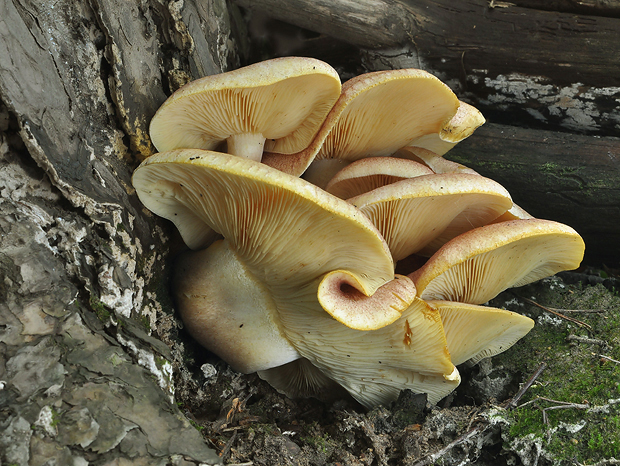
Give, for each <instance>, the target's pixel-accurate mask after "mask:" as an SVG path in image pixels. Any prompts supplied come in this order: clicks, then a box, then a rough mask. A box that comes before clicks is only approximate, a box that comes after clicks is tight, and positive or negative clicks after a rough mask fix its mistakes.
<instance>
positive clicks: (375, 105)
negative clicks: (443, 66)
mask: <svg viewBox="0 0 620 466" xmlns="http://www.w3.org/2000/svg"><path fill="white" fill-rule="evenodd" d="M458 107H459V101H458V99H457V98H456V96H455V95H454V93H453V92H452V91H451V90H450V88H449V87H448V86H446V85H445V84H444V83H442V82H441V81H440V80H439V79H437V78H436V77H435V76H433V75H431V74H430V73H427V72H425V71H422V70H416V69H403V70H389V71H376V72H373V73H367V74H363V75H361V76H358V77H355V78H352V79H350V80H349V81H347V82H345V83H344V84H343V85H342V93H341V95H340V98H339V99H338V101H337V102H336V103H335V104H334V107H333V108H332V110H331V111H330V113H329V115H328V116H327V117H326V119H325V123H324V125H323V127H322V128H321V131H320V132H319V134H318V135H317V140H316V141H317V142H320V141H321V140H322V144H321V146H320V148H319V150H318V153H317V155H316V158H317V159H319V160H320V159H329V158H343V159H346V160H349V161H354V160H358V159H360V158H363V157H368V156H374V157H379V156H387V155H391V154H393V153H394V152H396V151H397V150H398V149H400V148H401V147H405V146H408V145H410V143H411V142H412V141H414V140H415V139H417V138H418V137H420V136H422V135H425V134H431V133H439V132H440V131H441V130H442V128H443V127H444V126H445V125H446V124H447V123H448V122H449V121H450V119H452V118H453V117H454V115H455V114H456V112H457V110H458Z"/></svg>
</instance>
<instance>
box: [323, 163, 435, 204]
mask: <svg viewBox="0 0 620 466" xmlns="http://www.w3.org/2000/svg"><path fill="white" fill-rule="evenodd" d="M432 173H433V171H432V170H431V169H430V168H428V167H426V166H425V165H422V164H421V163H418V162H414V161H412V160H404V159H398V158H393V157H368V158H365V159H361V160H358V161H356V162H353V163H352V164H351V165H347V166H346V167H345V168H343V169H342V170H340V171H339V172H338V173H336V175H335V176H334V177H333V178H332V179H331V180H330V181H329V183H327V186H325V191H327V192H328V193H331V194H333V195H334V196H338V197H339V198H340V199H349V198H351V197H354V196H357V195H359V194H364V193H367V192H368V191H372V190H373V189H376V188H380V187H381V186H385V185H388V184H391V183H395V182H397V181H400V180H404V179H406V178H414V177H416V176H421V175H430V174H432Z"/></svg>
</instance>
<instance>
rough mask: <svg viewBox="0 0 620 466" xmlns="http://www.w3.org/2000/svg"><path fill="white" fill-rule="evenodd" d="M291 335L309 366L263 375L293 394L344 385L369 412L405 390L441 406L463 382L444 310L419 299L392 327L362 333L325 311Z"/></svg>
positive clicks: (300, 321) (309, 316)
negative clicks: (447, 333) (452, 354)
mask: <svg viewBox="0 0 620 466" xmlns="http://www.w3.org/2000/svg"><path fill="white" fill-rule="evenodd" d="M288 335H289V338H290V340H291V341H292V342H294V344H295V347H296V348H297V349H298V351H299V352H300V353H301V354H302V355H303V357H304V359H305V360H306V363H305V364H304V366H303V367H302V368H301V370H300V369H299V368H298V367H297V365H298V362H295V363H293V364H287V365H285V366H282V367H276V368H272V369H269V370H267V371H261V372H259V375H260V376H261V377H262V378H264V379H265V380H267V381H268V382H269V383H270V384H272V385H273V386H274V387H275V388H276V389H278V390H279V391H280V392H282V393H284V394H286V395H287V396H291V397H294V396H297V395H317V394H321V393H324V392H325V391H326V390H328V389H329V387H330V383H329V382H327V381H326V380H325V379H322V378H321V376H320V375H319V374H322V375H323V376H327V377H328V379H329V380H331V381H335V382H337V383H338V384H339V385H340V386H342V387H344V388H345V389H346V390H347V391H348V392H349V393H350V394H351V395H352V396H353V398H355V399H356V400H357V401H359V402H360V403H361V404H362V405H363V406H365V407H367V408H373V407H375V406H377V405H380V404H384V405H385V404H388V403H390V402H392V401H395V400H396V398H397V397H398V394H399V393H400V391H401V390H404V389H406V388H407V389H410V390H412V391H414V392H416V393H427V394H428V400H429V402H430V403H437V402H438V401H439V400H441V399H442V398H444V397H445V396H446V395H448V394H449V393H450V392H452V391H453V390H454V389H455V388H456V387H457V386H458V385H459V383H460V380H461V379H460V375H459V372H458V370H457V369H456V367H455V366H454V364H453V363H452V361H451V360H450V353H449V352H448V348H447V341H446V337H445V335H444V331H443V326H442V323H441V317H440V315H439V311H437V310H436V309H433V308H432V307H430V306H428V305H427V304H426V303H425V302H424V301H423V300H421V299H418V298H416V299H415V300H414V301H413V302H412V303H411V305H410V306H409V307H408V308H407V309H405V310H404V311H403V313H402V315H401V316H400V317H399V318H398V320H396V321H395V322H393V323H392V324H390V325H387V326H385V327H382V328H380V329H376V330H372V331H368V332H362V331H359V330H354V329H351V328H348V327H346V326H344V325H338V324H337V323H336V322H335V321H334V320H333V319H329V316H327V315H326V314H325V313H321V312H315V313H314V314H313V313H312V312H306V313H302V314H301V315H300V316H298V317H296V325H295V326H294V327H293V326H290V327H289V328H288Z"/></svg>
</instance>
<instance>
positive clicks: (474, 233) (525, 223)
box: [409, 219, 585, 304]
mask: <svg viewBox="0 0 620 466" xmlns="http://www.w3.org/2000/svg"><path fill="white" fill-rule="evenodd" d="M584 249H585V245H584V242H583V240H582V239H581V237H580V236H579V234H578V233H577V232H576V231H575V230H573V229H572V228H571V227H569V226H567V225H564V224H561V223H558V222H553V221H550V220H541V219H524V220H512V221H508V222H502V223H495V224H491V225H486V226H483V227H480V228H476V229H474V230H470V231H468V232H466V233H463V234H461V235H459V236H457V237H456V238H454V239H453V240H451V241H449V242H448V243H446V244H445V245H444V246H442V248H441V249H439V251H437V252H436V253H435V254H434V255H433V256H432V257H431V258H430V259H429V260H428V262H426V264H424V266H422V267H421V268H420V269H418V270H417V271H415V272H413V273H412V274H410V275H409V277H410V278H411V279H412V280H413V281H414V282H415V284H416V287H417V289H418V295H419V296H420V297H421V298H423V299H426V300H445V301H459V302H464V303H469V304H483V303H486V302H487V301H489V300H490V299H492V298H494V297H495V296H496V295H497V294H498V293H500V292H501V291H503V290H505V289H506V288H510V287H513V286H522V285H526V284H528V283H531V282H534V281H536V280H540V279H541V278H544V277H548V276H550V275H553V274H555V273H557V272H560V271H562V270H572V269H576V268H577V267H579V264H580V262H581V260H582V259H583V253H584Z"/></svg>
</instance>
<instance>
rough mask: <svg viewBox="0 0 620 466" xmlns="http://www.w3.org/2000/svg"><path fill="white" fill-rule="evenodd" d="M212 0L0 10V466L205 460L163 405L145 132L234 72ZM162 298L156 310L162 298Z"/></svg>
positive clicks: (156, 253) (20, 3)
mask: <svg viewBox="0 0 620 466" xmlns="http://www.w3.org/2000/svg"><path fill="white" fill-rule="evenodd" d="M234 21H235V19H234V17H233V15H232V14H231V12H230V11H229V8H228V6H227V4H226V3H225V1H224V0H211V1H192V0H185V1H178V2H177V1H170V2H168V1H164V0H161V1H160V0H133V1H124V0H123V1H120V0H82V1H78V2H75V1H73V0H61V1H57V2H36V1H29V0H9V1H6V2H1V3H0V64H1V71H0V100H1V102H0V155H1V157H2V158H1V161H0V190H1V193H2V197H1V198H0V230H1V231H2V237H1V239H0V272H1V273H0V275H1V280H0V283H1V285H0V341H1V343H0V380H1V381H2V383H1V385H2V387H1V388H0V412H1V413H2V416H1V417H0V461H1V462H2V463H3V464H5V463H6V464H20V465H26V464H43V463H45V462H46V461H50V460H53V459H55V460H56V464H86V462H88V463H92V462H96V464H129V463H130V464H162V465H163V464H171V463H172V464H195V463H206V464H216V463H219V462H220V458H219V457H218V456H217V455H216V454H215V453H214V452H213V451H212V450H211V449H210V448H209V447H208V446H207V445H206V444H205V442H204V440H203V439H202V437H201V436H200V433H199V432H198V431H197V430H196V429H195V428H194V427H192V426H191V425H190V423H189V421H188V420H187V419H186V418H185V417H184V416H183V415H182V414H181V413H180V411H179V409H178V407H177V406H176V405H175V404H174V402H173V393H174V390H175V388H176V389H177V390H178V389H182V384H176V385H175V384H174V383H173V380H172V377H173V374H176V373H177V372H178V367H179V366H180V365H182V361H181V359H182V357H183V353H182V351H181V350H179V349H174V348H173V349H172V350H171V348H170V347H169V346H167V345H166V344H164V343H162V341H161V340H162V339H163V340H166V339H167V338H170V332H175V331H177V329H178V326H179V325H180V324H179V323H178V322H177V320H176V318H175V317H174V316H173V315H171V314H170V312H171V308H170V306H166V305H165V303H166V300H168V299H169V298H168V297H167V294H166V291H165V287H163V288H162V286H161V285H162V283H164V282H165V276H166V273H167V263H166V248H167V245H166V239H167V236H168V230H167V229H168V227H167V226H166V225H165V224H164V223H163V222H160V221H158V220H157V219H155V218H153V216H152V215H150V214H149V213H148V212H147V211H146V210H145V209H144V208H143V207H142V205H141V203H140V202H139V200H138V198H137V196H136V195H135V192H134V190H133V188H132V186H131V180H130V177H131V172H132V170H133V168H135V165H136V163H137V162H138V161H139V160H141V159H142V158H144V157H146V156H148V155H150V154H151V153H152V151H153V148H152V146H151V143H150V140H149V138H148V123H149V121H150V119H151V117H152V115H153V114H154V112H155V110H156V109H157V108H158V107H159V105H161V103H162V102H163V101H164V99H165V98H166V96H167V95H169V94H170V93H171V92H172V91H173V90H175V89H176V88H178V87H179V86H180V85H182V84H184V83H185V82H187V81H189V80H191V79H195V78H197V77H200V76H203V75H205V74H213V73H220V72H222V71H223V70H226V69H227V68H228V67H229V66H238V64H239V57H238V55H237V51H236V50H237V49H242V48H243V47H237V45H235V44H236V41H237V38H236V37H235V36H234V35H233V33H232V27H231V24H232V23H233V22H234ZM162 303H164V304H163V305H162Z"/></svg>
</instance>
